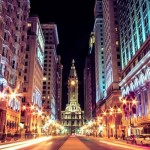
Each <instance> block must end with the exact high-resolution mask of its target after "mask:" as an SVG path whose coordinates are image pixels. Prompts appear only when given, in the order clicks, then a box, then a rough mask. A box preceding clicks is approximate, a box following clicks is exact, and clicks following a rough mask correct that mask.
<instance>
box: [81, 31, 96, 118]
mask: <svg viewBox="0 0 150 150" xmlns="http://www.w3.org/2000/svg"><path fill="white" fill-rule="evenodd" d="M94 42H95V37H94V33H93V32H91V35H90V40H89V52H88V55H87V56H86V59H85V66H84V115H85V119H86V120H91V119H92V118H93V117H95V116H96V111H95V108H96V101H95V99H96V91H95V89H96V88H95V53H94V52H95V51H94Z"/></svg>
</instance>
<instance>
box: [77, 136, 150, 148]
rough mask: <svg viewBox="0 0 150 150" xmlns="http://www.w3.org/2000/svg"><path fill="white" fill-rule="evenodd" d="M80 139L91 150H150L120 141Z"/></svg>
mask: <svg viewBox="0 0 150 150" xmlns="http://www.w3.org/2000/svg"><path fill="white" fill-rule="evenodd" d="M79 139H80V140H81V141H82V142H83V143H85V144H86V145H87V146H88V147H89V148H90V149H91V150H99V149H102V150H103V149H104V150H105V149H106V150H112V149H115V150H129V149H130V150H141V149H142V150H149V147H143V146H137V145H132V144H126V143H124V142H118V141H113V140H112V141H106V140H103V139H99V138H93V137H91V138H90V137H79Z"/></svg>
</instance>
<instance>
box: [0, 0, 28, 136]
mask: <svg viewBox="0 0 150 150" xmlns="http://www.w3.org/2000/svg"><path fill="white" fill-rule="evenodd" d="M0 8H1V9H0V92H1V97H0V118H1V121H0V134H2V133H6V134H7V133H9V132H11V133H12V134H13V133H14V132H16V131H18V130H19V123H20V110H21V97H17V93H20V92H22V90H23V83H24V57H25V49H26V41H27V18H28V15H29V10H30V1H29V0H22V1H17V0H13V1H6V0H1V1H0ZM6 89H7V90H6Z"/></svg>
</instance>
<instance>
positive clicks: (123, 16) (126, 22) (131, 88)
mask: <svg viewBox="0 0 150 150" xmlns="http://www.w3.org/2000/svg"><path fill="white" fill-rule="evenodd" d="M118 5H119V18H120V23H119V24H120V46H121V58H122V59H121V60H122V81H121V82H120V84H119V85H120V87H121V92H122V96H123V97H124V98H125V99H126V98H127V97H126V96H128V97H129V98H130V100H133V99H134V100H136V109H135V110H134V111H133V105H132V107H131V112H127V114H128V115H125V116H123V125H124V126H126V128H125V132H126V135H130V134H131V132H132V133H138V134H141V133H150V132H149V131H150V123H149V119H148V118H149V117H148V116H149V115H150V48H149V47H150V45H149V43H150V13H149V12H150V2H149V0H142V1H141V0H136V1H134V0H131V1H124V0H118ZM131 93H132V94H131ZM129 113H130V115H129ZM127 117H128V118H130V119H128V120H127ZM131 118H132V119H131ZM129 120H131V122H130V121H129ZM144 124H145V125H144ZM135 126H136V127H137V128H136V127H135ZM132 127H134V128H132ZM139 127H141V129H140V130H139ZM131 130H132V131H131Z"/></svg>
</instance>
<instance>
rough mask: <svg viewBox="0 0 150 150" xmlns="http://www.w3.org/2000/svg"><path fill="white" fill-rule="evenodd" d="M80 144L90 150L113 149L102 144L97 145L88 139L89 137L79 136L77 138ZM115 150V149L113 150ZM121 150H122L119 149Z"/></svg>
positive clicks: (97, 143)
mask: <svg viewBox="0 0 150 150" xmlns="http://www.w3.org/2000/svg"><path fill="white" fill-rule="evenodd" d="M78 138H79V139H80V140H81V142H83V143H84V144H85V145H86V146H87V147H88V148H89V149H90V150H112V149H113V148H112V147H110V146H108V145H106V144H102V143H99V142H98V141H96V140H94V139H92V138H90V137H82V136H79V137H78ZM115 150H117V149H115ZM120 150H122V149H120Z"/></svg>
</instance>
